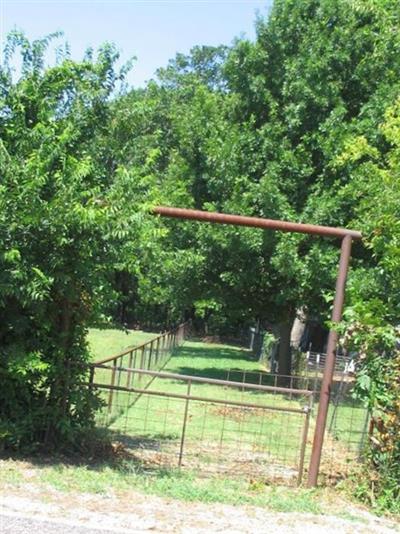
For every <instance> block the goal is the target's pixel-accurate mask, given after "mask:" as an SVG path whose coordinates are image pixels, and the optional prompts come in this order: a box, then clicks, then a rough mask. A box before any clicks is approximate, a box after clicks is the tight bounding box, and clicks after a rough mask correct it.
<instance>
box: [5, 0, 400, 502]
mask: <svg viewBox="0 0 400 534" xmlns="http://www.w3.org/2000/svg"><path fill="white" fill-rule="evenodd" d="M399 27H400V3H399V1H398V0H362V1H361V0H351V1H348V0H305V1H302V2H298V1H296V0H276V1H275V3H274V6H273V8H272V11H271V13H270V16H269V17H268V18H266V19H262V18H260V19H259V20H257V22H256V28H257V37H256V39H255V42H249V41H247V40H243V39H238V40H237V41H235V42H234V43H233V44H232V46H230V47H227V46H221V47H209V46H208V47H201V46H199V47H195V48H194V49H193V50H192V51H191V53H190V54H189V55H183V54H178V55H177V56H176V58H175V59H174V60H171V62H170V63H169V65H168V66H167V67H166V68H164V69H160V71H159V72H158V74H157V78H156V80H154V81H151V82H149V83H148V85H147V86H146V87H145V88H142V89H129V90H128V88H125V89H121V90H119V91H118V90H117V86H118V85H119V82H120V81H122V80H123V77H124V71H122V72H117V71H116V68H115V61H116V60H117V54H116V53H115V50H114V49H113V48H112V47H110V46H105V47H103V48H102V49H101V50H100V51H99V53H98V55H97V56H96V57H95V56H94V54H93V52H92V51H88V53H87V55H86V56H85V58H84V59H83V61H82V62H74V61H71V60H70V59H69V57H68V53H67V51H65V52H64V53H61V54H59V59H58V63H57V65H55V66H53V67H49V68H47V67H45V65H44V60H43V57H44V51H45V49H46V46H47V45H48V40H47V39H44V40H40V41H36V42H34V43H29V42H28V41H27V40H26V39H25V38H24V36H23V35H19V34H15V33H14V34H12V35H10V36H9V39H8V42H7V46H6V49H5V50H6V53H5V64H4V65H3V66H2V68H1V71H0V134H1V141H0V172H1V186H0V205H1V211H0V235H1V238H0V239H1V251H0V252H1V253H0V263H1V271H0V317H1V323H0V341H1V349H0V351H1V352H0V358H1V360H0V373H1V376H2V381H4V384H5V385H6V387H3V388H2V389H1V392H0V395H3V397H0V398H1V401H2V402H1V406H2V408H1V410H2V413H1V415H2V429H1V432H2V435H3V437H4V436H5V437H6V439H7V443H12V444H14V445H18V444H19V443H20V442H21V443H23V442H32V441H39V442H43V441H44V440H49V439H51V440H52V441H53V442H54V443H56V442H60V439H65V438H66V436H69V438H70V439H71V440H72V439H73V435H74V429H75V428H76V429H79V428H80V425H81V424H83V421H87V420H88V416H89V419H90V414H92V413H93V412H92V410H91V408H90V407H91V403H92V402H93V403H95V400H93V399H92V400H90V399H88V398H87V393H86V392H85V390H84V389H82V388H80V387H79V381H80V380H81V371H80V370H79V369H80V368H79V366H77V365H76V364H79V363H84V362H85V361H87V358H88V353H87V348H86V345H85V333H86V329H87V326H88V325H89V324H90V323H93V322H95V321H103V320H104V318H105V316H107V317H109V318H110V320H112V321H115V322H118V323H123V324H128V325H129V326H133V325H134V324H136V323H137V322H139V323H141V324H148V325H150V324H152V325H153V326H155V325H157V324H158V326H160V327H162V326H166V325H167V324H170V323H173V322H174V321H176V320H178V319H180V318H181V317H182V315H186V316H190V317H192V318H194V319H195V320H196V321H197V325H198V326H199V328H201V329H203V330H206V331H209V332H212V333H222V334H229V335H236V334H238V333H239V332H240V331H241V330H243V329H245V328H247V327H248V326H249V324H254V323H255V322H258V323H259V324H261V325H263V326H265V327H269V328H271V329H272V330H274V331H275V332H276V333H277V334H278V335H279V336H280V339H281V345H280V346H281V351H280V352H281V353H280V355H279V367H280V370H281V371H282V372H290V367H291V361H290V352H289V351H288V350H287V349H288V346H289V345H288V339H289V335H290V329H291V326H292V324H293V320H294V318H295V316H296V313H297V312H298V310H302V313H303V314H305V315H308V316H310V317H313V318H316V319H318V320H319V321H321V322H322V323H323V322H325V321H326V320H327V319H328V317H329V307H330V303H331V295H332V288H333V287H334V280H335V276H336V269H337V260H338V245H339V243H336V242H335V241H332V240H325V239H315V238H310V237H308V236H297V235H289V234H279V233H268V232H260V231H257V230H254V229H244V228H242V229H237V228H233V227H215V226H207V225H199V224H196V223H183V222H177V221H165V220H158V219H156V218H152V217H146V216H141V215H140V213H141V212H144V211H145V210H146V208H147V207H148V206H150V205H152V204H154V203H165V204H170V205H177V206H181V207H193V208H199V209H205V210H216V211H224V212H228V213H229V212H230V213H241V214H246V215H257V216H265V217H269V218H276V219H286V220H294V221H307V222H311V223H317V224H326V225H333V226H349V227H355V228H358V229H361V230H362V231H363V233H364V235H365V243H364V245H363V246H362V245H356V246H355V247H354V260H353V264H352V267H353V268H352V272H351V276H350V280H349V287H350V292H349V300H348V311H347V315H346V321H347V322H346V329H347V330H346V332H347V334H346V342H347V343H349V344H350V345H352V346H353V347H354V348H356V349H357V350H358V351H359V352H360V353H361V354H363V360H362V361H363V366H362V370H361V372H360V375H359V389H358V394H359V396H361V397H362V398H364V399H365V400H366V402H368V403H369V406H370V408H371V410H372V411H373V421H374V422H375V423H374V424H375V426H374V429H373V439H372V441H371V465H373V466H374V467H375V470H373V471H371V472H372V473H374V475H373V477H372V478H373V480H372V483H373V487H374V491H373V492H372V494H373V495H375V498H377V499H379V498H381V497H382V496H383V495H384V494H385V491H386V492H387V495H389V497H387V502H388V503H389V502H392V501H393V502H394V501H395V500H396V499H397V498H398V493H396V487H398V480H399V472H398V464H399V462H398V454H399V453H398V444H399V440H398V439H397V438H396V436H397V435H398V434H397V432H398V424H399V423H398V419H399V414H398V404H396V402H397V401H396V387H397V385H398V379H399V378H398V353H397V352H396V350H397V349H396V342H395V339H396V332H395V328H396V326H397V325H398V323H399V311H400V310H399V306H400V293H399V288H400V284H399V280H400V256H399V250H400V245H399V243H400V233H399V232H400V223H399V220H400V217H399V215H400V213H399V206H400V202H399V201H400V192H399V183H400V181H399V178H400V167H399V162H400V158H399V147H400V133H399V132H400V119H399V117H400V101H399V96H400V82H399V80H400V77H399V73H400V53H399V52H400V32H399ZM18 47H19V49H20V51H21V53H22V58H23V62H22V70H21V72H20V73H19V75H16V74H15V73H14V74H13V73H12V71H11V69H10V66H9V65H10V58H11V55H12V54H13V53H14V51H15V49H16V48H18ZM284 349H285V350H284ZM71 364H73V365H71ZM66 369H68V372H66V371H65V370H66ZM71 373H72V375H73V376H71ZM28 406H30V408H29V410H28V409H27V407H28ZM43 414H50V415H51V417H50V419H49V418H47V421H46V426H45V427H43V424H42V421H44V420H45V419H46V418H45V417H43ZM49 420H50V424H49V422H48V421H49ZM396 425H397V426H396ZM374 440H376V441H377V442H378V444H377V443H376V441H374ZM396 466H397V467H396ZM374 477H375V478H374ZM377 481H378V482H377ZM396 485H397V486H396ZM367 494H368V495H371V492H369V490H368V491H367V492H366V495H367ZM382 498H383V497H382ZM386 506H390V505H386Z"/></svg>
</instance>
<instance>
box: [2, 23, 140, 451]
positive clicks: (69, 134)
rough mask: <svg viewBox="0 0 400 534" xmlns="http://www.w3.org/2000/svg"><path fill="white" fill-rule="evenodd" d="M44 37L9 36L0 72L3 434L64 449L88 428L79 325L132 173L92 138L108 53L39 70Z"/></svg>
mask: <svg viewBox="0 0 400 534" xmlns="http://www.w3.org/2000/svg"><path fill="white" fill-rule="evenodd" d="M54 37H55V36H49V37H47V38H45V39H42V40H38V41H33V42H32V43H30V42H29V41H28V40H27V39H26V38H25V36H24V35H23V34H20V33H18V32H13V33H11V34H10V35H9V36H8V39H7V43H6V47H5V64H4V65H3V66H2V67H1V71H0V109H1V110H2V111H1V115H0V138H1V141H0V173H1V186H0V236H1V237H0V243H1V244H0V264H1V267H0V323H1V324H0V347H1V349H0V373H1V380H2V387H1V393H0V395H1V403H0V404H1V437H2V439H4V440H5V442H6V444H8V445H10V446H15V447H18V446H24V445H27V444H31V445H35V444H37V443H42V444H43V443H45V444H46V445H47V446H51V445H58V446H59V445H61V444H62V445H64V446H68V445H69V444H70V443H72V442H74V440H75V438H76V434H77V433H78V432H80V431H81V430H82V429H85V428H87V427H88V426H90V425H91V424H92V423H93V414H94V412H93V409H94V407H95V406H96V399H95V398H93V396H92V395H91V394H90V392H89V391H88V390H87V388H86V387H85V386H83V385H82V381H83V380H84V378H85V376H86V374H87V372H86V368H85V366H84V364H85V363H86V362H87V361H88V359H89V353H88V348H87V344H86V332H87V327H88V324H89V323H90V321H93V319H94V318H96V317H98V315H99V313H100V310H101V299H102V297H104V296H105V294H106V290H107V279H108V276H109V273H110V272H112V270H113V267H114V266H115V265H116V264H117V263H118V262H121V261H122V258H123V253H124V247H127V246H128V245H129V243H128V241H129V240H131V241H132V239H134V234H135V221H136V219H137V215H136V214H135V210H132V206H134V204H133V202H134V197H135V189H134V184H133V183H132V179H131V177H130V176H129V175H127V173H126V172H124V170H123V169H121V168H117V169H114V171H113V172H110V170H109V169H108V168H107V165H106V161H105V159H104V158H103V156H104V154H103V153H101V152H100V153H99V151H98V145H96V143H95V142H94V140H95V139H96V138H100V137H101V136H104V134H105V132H106V131H107V127H108V124H109V122H110V110H109V104H108V102H109V99H110V97H111V96H112V94H113V91H114V89H115V87H116V84H117V82H118V79H119V78H120V77H121V76H122V75H123V73H122V74H121V73H118V72H117V71H116V70H115V68H114V65H115V62H116V60H117V57H118V55H117V53H116V52H115V50H114V48H113V47H111V46H109V45H105V46H104V47H103V48H102V49H100V51H99V53H98V56H97V58H96V59H93V58H92V57H91V56H90V54H89V55H87V56H86V57H85V59H84V60H83V61H82V62H80V63H77V62H73V61H71V60H70V59H69V58H68V55H67V54H64V56H62V57H61V58H59V62H58V64H57V65H55V66H54V67H51V68H45V66H44V59H43V56H44V52H45V50H46V47H47V46H48V44H49V43H50V41H51V39H53V38H54ZM18 48H19V49H20V50H21V55H22V67H21V72H20V73H18V74H17V73H13V72H12V70H11V67H10V59H11V57H12V54H13V53H14V52H15V51H16V50H17V49H18ZM127 188H128V189H127ZM127 190H128V191H129V193H128V192H127ZM127 204H130V210H129V211H130V214H129V212H128V211H127ZM132 211H133V214H132Z"/></svg>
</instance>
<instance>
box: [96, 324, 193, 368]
mask: <svg viewBox="0 0 400 534" xmlns="http://www.w3.org/2000/svg"><path fill="white" fill-rule="evenodd" d="M185 324H187V323H181V324H180V325H178V326H177V327H175V328H173V329H172V330H168V331H167V332H164V333H163V334H160V335H159V336H157V337H153V339H149V341H146V342H145V343H142V344H141V345H135V346H134V347H129V348H127V349H126V350H123V351H122V352H118V353H117V354H114V355H113V356H108V357H107V358H104V359H103V360H98V361H97V362H93V363H91V364H90V365H91V366H92V367H93V366H97V365H103V364H105V363H108V362H112V361H113V360H116V359H118V358H122V356H126V354H130V353H131V352H133V351H135V350H140V349H143V348H144V347H146V346H147V345H151V344H152V343H154V342H155V341H157V340H158V339H161V338H163V337H165V336H168V335H169V334H173V333H175V332H176V331H177V330H178V329H179V328H180V327H181V326H185Z"/></svg>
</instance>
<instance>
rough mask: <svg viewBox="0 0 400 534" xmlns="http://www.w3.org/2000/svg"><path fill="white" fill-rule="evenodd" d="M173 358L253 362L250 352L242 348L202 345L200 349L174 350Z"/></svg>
mask: <svg viewBox="0 0 400 534" xmlns="http://www.w3.org/2000/svg"><path fill="white" fill-rule="evenodd" d="M174 357H179V358H193V357H194V358H208V359H212V360H216V359H229V360H238V361H240V360H243V361H254V358H252V353H251V352H250V351H248V350H245V349H243V348H229V347H226V346H225V345H221V346H218V345H210V346H207V345H203V346H202V347H193V346H188V345H183V346H182V347H179V348H178V349H176V351H175V353H174Z"/></svg>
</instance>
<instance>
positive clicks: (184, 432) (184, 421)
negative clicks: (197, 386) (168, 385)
mask: <svg viewBox="0 0 400 534" xmlns="http://www.w3.org/2000/svg"><path fill="white" fill-rule="evenodd" d="M191 387H192V381H191V380H189V381H188V387H187V392H186V402H185V413H184V415H183V426H182V435H181V445H180V448H179V460H178V466H179V467H181V466H182V458H183V447H184V445H185V437H186V425H187V419H188V413H189V400H190V390H191Z"/></svg>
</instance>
